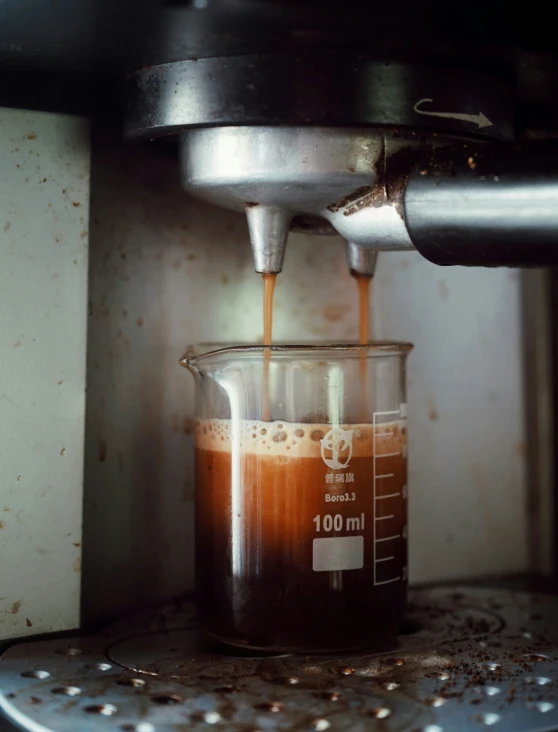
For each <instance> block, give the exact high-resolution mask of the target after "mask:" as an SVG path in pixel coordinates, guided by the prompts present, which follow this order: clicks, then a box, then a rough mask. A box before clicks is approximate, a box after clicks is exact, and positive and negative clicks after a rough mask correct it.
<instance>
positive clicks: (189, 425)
mask: <svg viewBox="0 0 558 732" xmlns="http://www.w3.org/2000/svg"><path fill="white" fill-rule="evenodd" d="M196 424H197V420H195V419H194V418H193V417H185V418H184V422H183V424H182V432H183V433H184V434H185V435H193V434H194V430H195V429H196Z"/></svg>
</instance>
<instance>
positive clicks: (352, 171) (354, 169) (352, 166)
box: [347, 165, 356, 173]
mask: <svg viewBox="0 0 558 732" xmlns="http://www.w3.org/2000/svg"><path fill="white" fill-rule="evenodd" d="M347 170H348V171H349V173H356V168H355V166H354V165H347Z"/></svg>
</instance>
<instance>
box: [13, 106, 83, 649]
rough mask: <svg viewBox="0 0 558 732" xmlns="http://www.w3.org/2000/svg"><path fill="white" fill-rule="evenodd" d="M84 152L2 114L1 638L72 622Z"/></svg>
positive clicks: (79, 138) (61, 119)
mask: <svg viewBox="0 0 558 732" xmlns="http://www.w3.org/2000/svg"><path fill="white" fill-rule="evenodd" d="M89 144H90V141H89V126H88V123H87V122H86V121H85V120H82V119H78V118H75V117H65V116H60V115H51V114H44V113H38V112H26V111H20V110H13V109H0V348H1V354H0V640H2V639H4V638H9V637H15V636H22V635H32V634H36V633H45V632H49V631H56V630H63V629H68V628H75V627H77V626H78V625H79V599H80V582H81V513H82V497H83V440H84V418H85V348H86V320H87V314H86V303H87V261H88V214H89V172H90V170H89Z"/></svg>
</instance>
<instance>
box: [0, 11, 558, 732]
mask: <svg viewBox="0 0 558 732" xmlns="http://www.w3.org/2000/svg"><path fill="white" fill-rule="evenodd" d="M529 10H530V12H529V13H528V14H527V13H525V12H524V11H523V10H522V11H521V12H519V11H518V12H517V14H514V12H513V11H512V10H511V9H510V7H509V6H505V7H504V6H503V5H501V4H499V3H491V4H489V5H487V6H483V7H482V8H477V9H471V8H470V7H466V6H463V7H456V6H455V5H451V6H449V5H448V4H444V3H439V2H420V3H410V2H406V1H405V0H398V2H395V3H391V4H389V6H385V7H374V8H371V7H370V5H369V3H364V2H360V1H358V0H352V1H351V2H348V3H347V4H346V5H345V6H343V7H340V6H339V5H338V4H337V3H332V2H317V0H305V1H304V2H302V0H300V1H299V2H289V1H288V0H267V1H266V2H256V1H255V0H189V1H186V0H184V2H181V1H180V0H178V1H177V2H165V3H159V2H155V1H154V0H150V1H149V2H144V3H141V6H140V7H138V5H137V4H133V3H130V2H128V0H121V1H120V2H118V3H111V4H109V3H103V2H99V1H98V0H88V2H83V3H80V4H79V6H78V4H74V3H69V2H67V0H51V2H50V3H45V4H43V3H38V2H31V3H30V4H29V7H28V8H27V9H22V8H21V5H20V3H18V2H16V1H15V0H13V1H12V0H9V1H8V2H4V3H3V4H2V7H1V8H0V65H1V67H2V70H3V79H4V81H3V88H2V90H1V91H0V105H1V109H0V163H1V167H0V171H1V172H0V226H2V227H3V239H2V243H1V244H0V292H1V293H2V295H1V298H2V302H3V307H2V313H1V314H0V333H1V334H2V344H3V345H2V357H1V359H0V363H1V366H0V440H1V442H2V444H3V446H4V447H3V449H2V451H1V452H0V650H2V655H1V656H0V729H1V730H2V732H3V731H4V729H6V730H11V729H28V730H48V731H49V732H58V731H63V730H84V732H88V731H89V730H105V729H107V730H137V732H157V731H159V730H165V731H166V730H183V729H198V728H199V729H206V728H209V727H216V728H223V729H231V730H236V729H238V730H256V729H310V730H327V729H331V730H338V729H339V730H342V729H346V730H369V729H370V730H375V729H382V730H383V729H397V730H425V731H426V730H428V732H439V731H440V730H469V729H477V728H479V727H483V726H495V729H505V730H512V729H518V730H539V729H540V730H542V729H553V728H556V727H558V701H557V694H556V688H557V684H558V660H557V658H558V625H557V618H558V596H557V594H556V592H557V588H556V585H555V581H554V577H555V573H556V547H555V545H554V535H555V526H556V516H555V506H556V501H555V495H556V491H555V484H554V470H555V466H554V460H555V457H554V447H553V445H554V441H553V425H554V413H555V406H556V405H555V397H554V384H555V380H554V374H555V373H556V361H555V356H556V349H555V345H556V330H555V328H556V322H555V320H556V317H555V316H556V302H557V300H556V282H555V277H554V274H553V270H552V267H553V266H554V265H555V264H556V263H557V262H558V254H556V253H555V249H554V247H555V242H556V240H557V238H558V146H557V143H556V134H557V131H558V102H556V100H557V99H558V93H557V92H558V55H557V54H556V51H555V48H554V37H553V29H552V28H551V24H550V22H548V23H546V24H545V23H544V17H545V13H544V7H543V6H542V5H541V7H540V8H537V6H534V7H532V8H530V9H529ZM287 242H289V246H288V247H287ZM250 248H251V253H250ZM436 265H459V266H457V267H440V266H436ZM464 265H466V266H464ZM254 270H255V271H256V272H259V273H263V274H269V273H279V272H282V274H281V276H280V277H279V278H278V295H277V303H276V333H277V337H278V339H279V340H281V339H289V340H291V341H293V340H295V341H296V342H298V340H306V341H308V340H311V341H316V340H324V339H327V340H328V341H329V342H332V341H334V342H335V341H341V340H347V339H349V340H351V339H352V340H354V338H355V332H356V331H355V328H356V311H355V306H354V299H355V295H354V291H353V284H352V282H351V279H350V276H349V273H352V274H361V275H365V276H370V277H372V276H373V277H374V285H373V287H374V297H373V315H374V317H373V320H374V329H375V336H376V337H380V338H391V337H395V338H407V339H408V340H412V341H413V342H414V343H415V346H416V347H415V354H414V355H413V356H412V357H411V358H412V359H414V360H411V362H410V363H411V366H410V372H409V376H410V379H409V381H410V384H409V392H410V399H409V420H410V428H409V434H410V437H409V440H410V465H411V478H410V514H411V523H410V560H411V561H410V567H411V586H413V585H415V588H414V589H412V590H411V593H410V606H409V614H408V621H407V623H406V625H405V627H404V628H402V631H401V634H400V635H399V637H398V641H397V644H396V645H395V646H393V647H389V648H385V649H379V650H378V651H377V652H374V653H372V654H359V655H356V654H353V655H350V656H349V655H347V656H342V657H331V656H330V657H312V658H310V657H299V656H294V655H287V656H283V655H281V656H278V655H270V656H264V655H257V654H254V655H250V654H239V655H235V654H234V653H231V652H230V651H229V652H228V653H226V652H225V651H224V650H223V649H221V650H216V649H214V648H208V647H207V646H205V645H204V644H203V643H201V641H200V639H199V635H198V631H197V621H196V611H195V605H194V603H193V601H192V599H191V593H192V589H193V564H192V558H191V555H192V545H193V544H192V533H193V518H192V517H193V477H192V470H193V468H192V455H191V453H192V432H193V425H192V422H193V420H192V415H193V407H192V395H191V394H189V393H186V387H185V386H184V385H183V376H182V375H181V374H180V368H179V366H178V359H179V357H180V355H181V354H182V352H183V348H184V346H185V345H186V343H195V342H198V343H199V342H207V341H212V340H216V341H234V342H243V341H255V340H257V339H259V338H260V333H261V308H260V303H261V292H260V282H259V278H258V277H256V275H254V274H253V271H254ZM281 288H283V290H281ZM413 492H414V493H413ZM270 591H271V588H270ZM342 621H343V619H340V622H342ZM1 715H3V718H2V716H1Z"/></svg>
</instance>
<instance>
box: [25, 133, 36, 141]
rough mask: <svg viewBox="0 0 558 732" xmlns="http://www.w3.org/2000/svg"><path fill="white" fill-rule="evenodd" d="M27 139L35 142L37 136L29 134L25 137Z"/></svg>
mask: <svg viewBox="0 0 558 732" xmlns="http://www.w3.org/2000/svg"><path fill="white" fill-rule="evenodd" d="M27 139H28V140H36V139H37V135H36V134H35V132H30V133H29V134H28V135H27Z"/></svg>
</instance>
